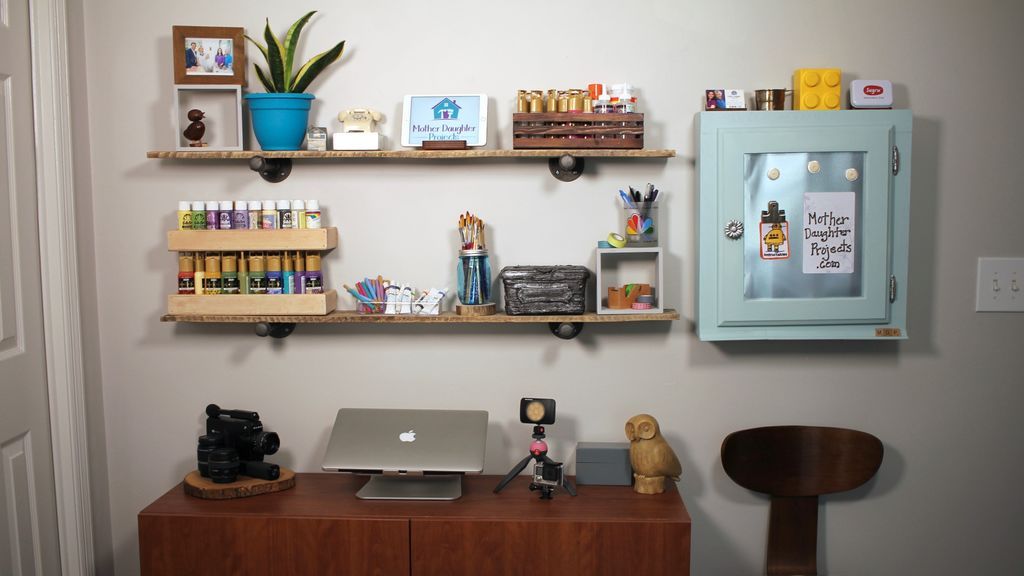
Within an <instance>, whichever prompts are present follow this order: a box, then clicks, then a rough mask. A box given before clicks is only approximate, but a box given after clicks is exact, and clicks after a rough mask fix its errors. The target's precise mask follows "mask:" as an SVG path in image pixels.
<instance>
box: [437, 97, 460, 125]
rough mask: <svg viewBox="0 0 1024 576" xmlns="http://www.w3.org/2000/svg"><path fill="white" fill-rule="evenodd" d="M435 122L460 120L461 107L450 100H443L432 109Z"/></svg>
mask: <svg viewBox="0 0 1024 576" xmlns="http://www.w3.org/2000/svg"><path fill="white" fill-rule="evenodd" d="M432 110H433V111H434V120H458V118H459V110H460V106H459V105H458V104H456V103H455V101H454V100H451V99H450V98H443V99H442V100H441V101H440V102H438V103H437V104H434V107H433V108H432Z"/></svg>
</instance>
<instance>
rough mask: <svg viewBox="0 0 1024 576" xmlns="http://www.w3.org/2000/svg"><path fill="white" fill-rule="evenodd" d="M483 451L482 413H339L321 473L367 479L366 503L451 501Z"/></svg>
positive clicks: (361, 410)
mask: <svg viewBox="0 0 1024 576" xmlns="http://www.w3.org/2000/svg"><path fill="white" fill-rule="evenodd" d="M486 445H487V412H486V411H484V410H399V409H372V408H342V409H341V410H338V416H337V418H336V419H335V421H334V429H333V430H332V431H331V438H330V440H329V441H328V443H327V451H326V453H325V454H324V463H323V469H324V470H328V471H339V472H351V473H355V474H367V475H369V476H370V480H369V481H368V482H367V483H366V485H365V486H363V488H362V489H360V490H359V492H357V493H356V496H357V497H359V498H363V499H368V500H455V499H457V498H459V497H460V496H462V475H463V474H479V473H480V472H481V471H483V467H484V452H485V448H486Z"/></svg>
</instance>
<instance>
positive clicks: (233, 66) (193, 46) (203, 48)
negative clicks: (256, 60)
mask: <svg viewBox="0 0 1024 576" xmlns="http://www.w3.org/2000/svg"><path fill="white" fill-rule="evenodd" d="M244 34H245V29H244V28H224V27H216V26H174V27H172V28H171V45H172V46H173V47H174V83H175V84H222V85H236V86H245V38H244Z"/></svg>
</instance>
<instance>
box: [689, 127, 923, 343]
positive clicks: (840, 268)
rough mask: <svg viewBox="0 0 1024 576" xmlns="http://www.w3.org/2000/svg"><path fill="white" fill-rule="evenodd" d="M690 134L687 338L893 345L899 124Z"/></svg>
mask: <svg viewBox="0 0 1024 576" xmlns="http://www.w3.org/2000/svg"><path fill="white" fill-rule="evenodd" d="M696 125H697V130H698V134H699V157H698V163H697V166H698V181H699V187H700V191H699V201H698V209H699V218H698V237H699V249H698V258H699V270H698V286H697V334H698V336H699V337H700V339H701V340H764V339H837V340H841V339H869V338H871V339H874V338H906V337H907V328H906V311H907V253H908V242H909V224H910V142H911V126H912V116H911V112H910V111H909V110H887V111H876V110H870V111H868V110H851V111H840V112H805V111H799V112H796V111H776V112H702V113H700V114H698V116H697V122H696Z"/></svg>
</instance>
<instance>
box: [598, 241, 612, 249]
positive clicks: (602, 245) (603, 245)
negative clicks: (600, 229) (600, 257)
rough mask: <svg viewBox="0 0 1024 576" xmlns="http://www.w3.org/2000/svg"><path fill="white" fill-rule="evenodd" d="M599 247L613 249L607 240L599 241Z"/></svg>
mask: <svg viewBox="0 0 1024 576" xmlns="http://www.w3.org/2000/svg"><path fill="white" fill-rule="evenodd" d="M597 247H598V248H611V247H612V245H611V244H609V243H608V241H607V240H598V241H597Z"/></svg>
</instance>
